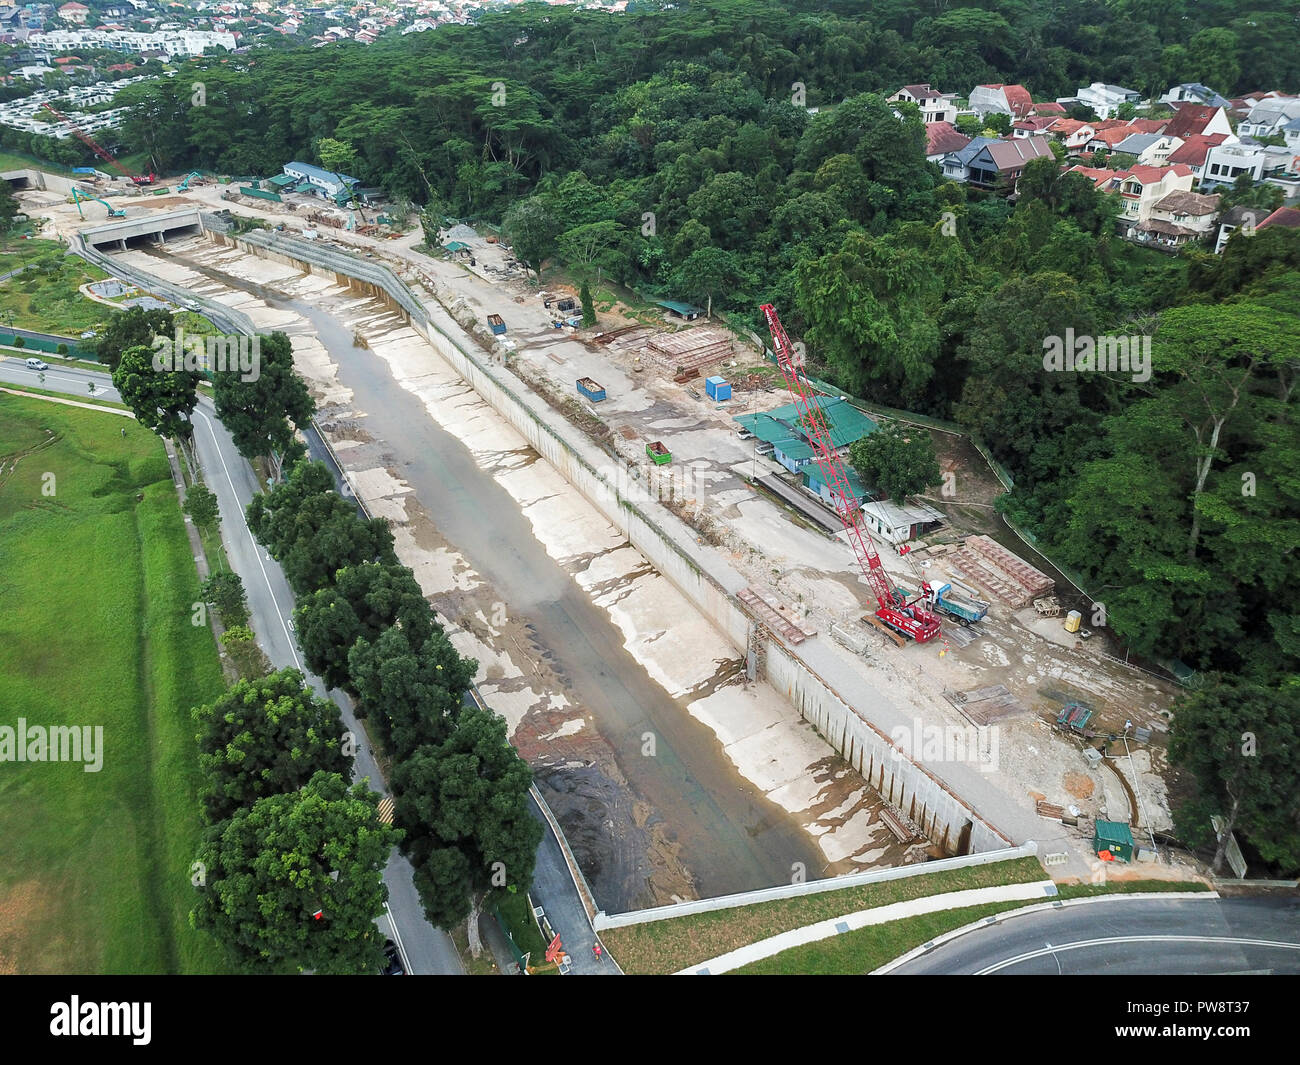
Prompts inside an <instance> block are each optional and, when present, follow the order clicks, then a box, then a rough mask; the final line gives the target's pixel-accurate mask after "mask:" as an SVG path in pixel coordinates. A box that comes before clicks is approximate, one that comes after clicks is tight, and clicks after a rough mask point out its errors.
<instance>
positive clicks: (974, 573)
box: [948, 536, 1056, 609]
mask: <svg viewBox="0 0 1300 1065" xmlns="http://www.w3.org/2000/svg"><path fill="white" fill-rule="evenodd" d="M948 559H949V561H950V562H952V563H955V564H956V565H958V566H960V567H961V570H962V574H963V575H964V576H966V577H969V578H970V579H971V580H974V581H976V582H978V583H979V584H981V585H983V586H984V587H985V588H987V589H988V590H989V591H990V592H992V593H993V594H994V595H995V596H997V598H999V599H1001V600H1002V601H1003V602H1004V603H1006V604H1007V605H1009V606H1012V607H1015V608H1017V609H1018V608H1020V607H1022V606H1028V605H1029V604H1030V603H1031V602H1033V601H1034V600H1035V599H1037V598H1038V597H1039V596H1041V595H1048V594H1050V593H1051V592H1052V590H1053V589H1054V588H1055V587H1056V582H1055V581H1053V580H1052V578H1051V577H1049V576H1048V575H1047V574H1046V573H1044V572H1043V571H1042V570H1038V569H1035V568H1034V567H1033V566H1031V565H1030V564H1029V563H1028V562H1026V561H1025V560H1024V559H1022V558H1020V557H1019V556H1017V555H1014V554H1012V553H1011V552H1010V551H1008V550H1007V549H1006V548H1005V547H1003V546H1002V545H1001V544H999V543H998V542H997V541H995V540H991V539H989V537H987V536H971V537H969V538H968V539H967V540H966V543H965V545H964V546H963V547H962V548H961V549H960V550H958V551H955V552H953V553H952V554H951V555H949V556H948Z"/></svg>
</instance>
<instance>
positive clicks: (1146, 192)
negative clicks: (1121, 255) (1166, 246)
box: [1070, 164, 1192, 228]
mask: <svg viewBox="0 0 1300 1065" xmlns="http://www.w3.org/2000/svg"><path fill="white" fill-rule="evenodd" d="M1070 173H1072V174H1073V173H1081V174H1083V175H1084V176H1085V177H1087V178H1089V179H1090V180H1091V181H1092V182H1093V183H1094V184H1095V185H1096V186H1097V188H1099V189H1100V190H1101V191H1102V192H1113V193H1115V194H1116V195H1118V196H1119V198H1120V203H1121V205H1122V212H1121V214H1120V219H1119V220H1120V222H1121V223H1122V224H1123V225H1125V226H1126V227H1129V228H1131V227H1132V226H1134V225H1140V224H1142V223H1144V222H1146V221H1148V220H1149V219H1150V218H1151V213H1152V211H1153V210H1154V208H1155V205H1156V204H1157V203H1159V202H1160V201H1161V200H1162V199H1164V198H1165V197H1166V196H1168V195H1169V194H1170V193H1171V192H1191V191H1192V172H1191V170H1189V169H1188V168H1187V167H1185V166H1179V165H1174V166H1162V167H1156V166H1142V165H1140V164H1139V165H1137V166H1133V167H1130V168H1129V169H1128V170H1102V169H1096V168H1093V167H1086V166H1076V167H1071V168H1070Z"/></svg>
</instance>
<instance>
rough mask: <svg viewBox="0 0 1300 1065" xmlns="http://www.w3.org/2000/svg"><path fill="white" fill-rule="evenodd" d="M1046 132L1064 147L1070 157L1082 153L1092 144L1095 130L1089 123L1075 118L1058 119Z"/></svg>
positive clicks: (1095, 133)
mask: <svg viewBox="0 0 1300 1065" xmlns="http://www.w3.org/2000/svg"><path fill="white" fill-rule="evenodd" d="M1048 132H1049V133H1050V134H1051V135H1052V136H1053V137H1055V138H1056V139H1057V140H1058V141H1060V142H1061V143H1062V144H1064V145H1065V150H1066V151H1067V152H1068V153H1070V154H1071V155H1073V154H1076V153H1078V152H1082V151H1084V150H1085V149H1087V147H1088V145H1089V144H1090V143H1092V138H1093V137H1095V136H1096V135H1097V129H1096V127H1095V126H1094V125H1093V124H1092V123H1091V122H1082V121H1080V120H1079V119H1077V118H1058V119H1057V120H1056V121H1055V122H1053V123H1052V125H1051V127H1050V128H1049V130H1048Z"/></svg>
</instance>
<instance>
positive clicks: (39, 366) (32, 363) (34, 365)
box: [27, 359, 49, 370]
mask: <svg viewBox="0 0 1300 1065" xmlns="http://www.w3.org/2000/svg"><path fill="white" fill-rule="evenodd" d="M27 369H29V370H48V369H49V367H48V366H46V365H45V363H43V362H41V360H40V359H28V360H27Z"/></svg>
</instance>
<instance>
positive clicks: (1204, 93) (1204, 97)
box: [1160, 81, 1232, 107]
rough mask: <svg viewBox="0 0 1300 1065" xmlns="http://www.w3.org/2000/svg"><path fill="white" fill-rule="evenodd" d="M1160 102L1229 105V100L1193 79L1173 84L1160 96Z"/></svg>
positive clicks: (1213, 105)
mask: <svg viewBox="0 0 1300 1065" xmlns="http://www.w3.org/2000/svg"><path fill="white" fill-rule="evenodd" d="M1160 103H1162V104H1183V103H1186V104H1203V105H1205V106H1208V107H1231V106H1232V103H1231V101H1230V100H1226V99H1224V98H1223V97H1222V96H1220V95H1219V94H1218V93H1217V92H1215V91H1214V90H1213V89H1211V88H1208V87H1207V86H1205V85H1202V84H1200V83H1199V82H1195V81H1185V82H1183V84H1181V85H1175V86H1174V87H1173V88H1171V89H1170V90H1169V91H1168V92H1167V93H1165V94H1164V95H1163V96H1162V97H1160Z"/></svg>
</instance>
